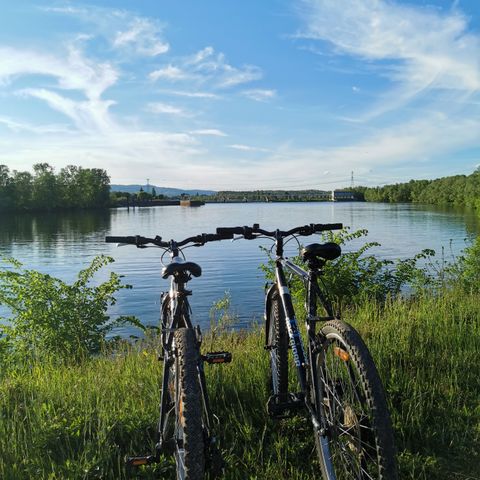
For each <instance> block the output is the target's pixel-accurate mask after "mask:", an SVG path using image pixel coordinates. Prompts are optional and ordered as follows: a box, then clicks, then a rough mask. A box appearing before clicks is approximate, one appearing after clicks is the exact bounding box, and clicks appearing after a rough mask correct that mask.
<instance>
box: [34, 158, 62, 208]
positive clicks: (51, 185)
mask: <svg viewBox="0 0 480 480" xmlns="http://www.w3.org/2000/svg"><path fill="white" fill-rule="evenodd" d="M33 171H34V177H33V190H32V204H33V208H39V209H42V210H44V209H51V208H55V207H56V206H57V205H58V204H59V198H58V191H57V179H56V177H55V173H54V171H53V168H52V167H51V166H50V165H49V164H48V163H37V164H36V165H34V166H33Z"/></svg>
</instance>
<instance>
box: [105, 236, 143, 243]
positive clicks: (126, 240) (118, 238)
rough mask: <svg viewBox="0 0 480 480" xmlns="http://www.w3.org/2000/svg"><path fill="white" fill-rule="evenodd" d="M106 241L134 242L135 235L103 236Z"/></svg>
mask: <svg viewBox="0 0 480 480" xmlns="http://www.w3.org/2000/svg"><path fill="white" fill-rule="evenodd" d="M105 242H106V243H133V244H135V243H136V242H135V237H105Z"/></svg>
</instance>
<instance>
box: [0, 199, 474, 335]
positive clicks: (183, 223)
mask: <svg viewBox="0 0 480 480" xmlns="http://www.w3.org/2000/svg"><path fill="white" fill-rule="evenodd" d="M0 215H1V216H0V255H1V254H3V255H8V256H12V257H15V258H16V259H18V260H20V261H21V262H23V263H24V264H25V266H27V267H28V268H33V269H38V270H40V271H42V272H45V273H49V274H51V275H54V276H58V277H60V278H62V279H63V280H67V281H72V280H73V279H74V278H75V275H76V273H77V272H78V271H79V270H80V269H81V268H83V267H85V266H86V265H87V264H88V263H89V262H90V261H91V260H92V258H93V257H94V256H95V255H98V254H102V253H103V254H107V255H111V256H112V257H114V258H115V263H114V264H113V265H112V267H111V269H112V270H114V271H116V272H117V273H119V274H122V275H124V276H125V277H124V281H125V282H126V283H129V284H131V285H132V286H133V289H132V290H123V291H121V292H119V293H118V295H117V298H118V302H117V304H116V305H115V306H114V307H113V308H112V309H111V315H112V316H116V315H121V314H124V315H136V316H138V317H139V318H140V320H141V321H142V322H143V323H144V324H145V325H157V324H158V310H159V300H160V298H159V295H160V292H161V291H163V290H168V282H167V281H166V280H163V279H162V278H161V277H160V271H161V265H160V254H161V251H160V250H158V249H155V248H150V249H137V248H135V247H133V246H132V247H130V246H127V247H121V248H117V247H116V246H115V245H112V244H106V243H104V237H105V236H106V235H135V234H138V235H143V236H146V237H154V236H155V235H160V236H161V237H162V238H163V239H170V238H174V239H176V240H181V239H183V238H185V237H187V236H190V235H195V234H198V233H202V232H205V233H214V232H215V228H216V227H218V226H237V225H252V224H253V223H259V224H260V225H261V227H263V228H265V229H267V230H274V229H275V228H280V229H283V230H286V229H289V228H292V227H295V226H299V225H304V224H308V223H337V222H341V223H343V224H344V225H346V226H349V227H351V229H352V230H356V229H360V228H362V229H363V228H365V229H367V230H368V231H369V235H368V237H367V239H368V241H376V242H379V243H381V247H377V248H375V249H374V250H372V252H374V253H376V254H377V255H378V256H379V257H382V258H389V259H399V258H407V257H411V256H413V255H414V254H415V253H418V252H419V251H421V250H422V249H424V248H433V249H434V250H436V251H437V256H439V257H440V258H441V255H442V248H443V252H444V253H443V255H444V256H445V257H446V259H447V260H451V259H453V258H454V257H453V256H454V255H457V254H459V253H460V252H461V251H462V250H463V249H464V248H465V246H466V245H468V244H469V242H470V241H471V239H472V238H473V237H474V236H475V235H477V234H478V232H479V231H480V219H479V218H478V216H477V215H476V214H475V213H474V212H472V211H468V210H464V209H453V208H440V207H432V206H422V205H412V204H382V203H362V202H345V203H330V202H319V203H242V204H207V205H205V206H202V207H196V208H189V207H176V206H168V207H152V208H136V209H130V210H127V209H112V210H109V211H102V212H71V213H55V214H52V213H49V214H48V213H45V214H26V213H22V214H17V215H4V214H0ZM317 239H318V237H316V236H314V237H310V238H303V241H304V242H305V243H311V242H314V241H317ZM364 242H365V240H362V241H361V242H357V246H358V245H359V244H361V243H364ZM260 245H263V246H268V245H269V242H267V241H265V240H263V241H260V240H258V241H257V240H255V241H246V240H239V241H234V242H231V241H222V242H214V243H209V244H207V245H205V246H203V247H200V248H190V249H187V250H186V251H185V255H186V256H187V258H188V259H189V260H191V261H194V262H197V263H199V264H200V265H201V266H202V269H203V274H202V276H201V277H200V278H194V279H193V280H192V281H191V282H190V283H189V288H191V289H192V290H193V295H192V297H191V304H192V308H193V319H194V321H195V322H198V323H200V325H202V327H204V328H206V327H207V326H208V325H209V322H210V320H209V319H210V308H211V306H212V304H213V303H214V302H215V301H216V300H218V299H220V298H222V297H223V296H224V295H225V292H229V294H230V295H231V300H232V306H233V309H234V310H235V311H236V313H237V314H238V316H239V321H240V324H241V325H248V324H250V323H251V322H252V321H255V320H260V319H261V318H262V314H263V287H264V284H265V279H264V276H263V273H262V272H261V271H260V269H259V266H260V264H261V263H262V262H264V261H265V260H266V256H265V253H264V252H263V251H261V249H260V248H259V246H260ZM290 246H291V247H292V249H291V250H290V254H293V253H294V249H293V242H291V244H290ZM353 247H355V244H353V243H352V244H351V245H349V246H348V248H353ZM108 271H109V270H108V269H105V270H104V271H103V272H102V273H101V274H100V275H99V276H98V279H99V280H102V279H104V278H106V277H107V275H108ZM0 308H1V307H0ZM1 313H2V312H1V311H0V314H1ZM3 313H5V312H3ZM117 333H118V334H121V335H125V336H128V335H130V334H136V333H138V332H137V331H135V330H134V329H129V328H123V329H121V330H119V331H118V332H117Z"/></svg>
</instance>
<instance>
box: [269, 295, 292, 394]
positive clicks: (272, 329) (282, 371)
mask: <svg viewBox="0 0 480 480" xmlns="http://www.w3.org/2000/svg"><path fill="white" fill-rule="evenodd" d="M268 315H269V331H268V345H269V348H270V386H271V389H272V393H273V394H274V395H276V396H277V400H278V401H280V402H285V401H286V400H287V394H288V341H289V340H288V332H287V328H286V325H285V314H284V312H283V307H282V300H281V298H280V295H279V294H278V290H275V291H274V292H273V295H272V299H271V303H270V311H269V314H268Z"/></svg>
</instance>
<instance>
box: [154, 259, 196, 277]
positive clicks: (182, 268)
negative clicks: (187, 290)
mask: <svg viewBox="0 0 480 480" xmlns="http://www.w3.org/2000/svg"><path fill="white" fill-rule="evenodd" d="M177 272H186V273H190V274H192V275H193V276H194V277H199V276H200V275H201V274H202V267H200V265H197V264H196V263H193V262H186V261H185V260H183V259H182V258H180V257H175V258H173V259H172V263H170V264H169V265H167V266H166V267H163V270H162V278H167V277H169V276H170V275H175V274H176V273H177Z"/></svg>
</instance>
